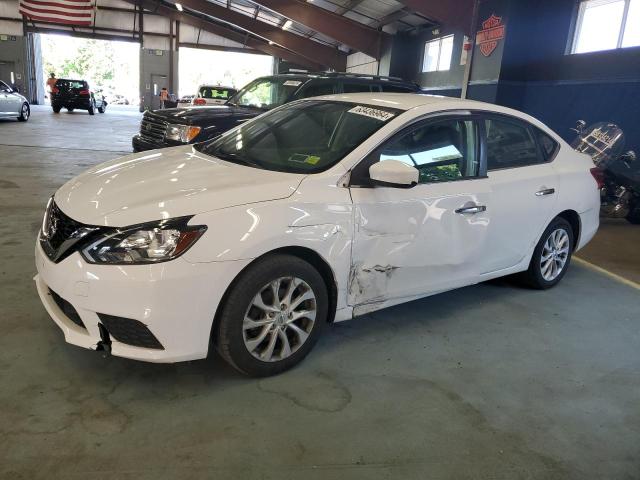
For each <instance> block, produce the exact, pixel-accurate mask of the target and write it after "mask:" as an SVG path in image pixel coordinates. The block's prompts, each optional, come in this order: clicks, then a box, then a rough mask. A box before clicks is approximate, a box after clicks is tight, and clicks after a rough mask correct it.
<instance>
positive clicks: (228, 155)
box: [211, 151, 258, 167]
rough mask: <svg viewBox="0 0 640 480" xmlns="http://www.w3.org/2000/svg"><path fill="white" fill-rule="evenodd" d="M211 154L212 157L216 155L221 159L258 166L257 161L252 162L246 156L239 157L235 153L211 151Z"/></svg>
mask: <svg viewBox="0 0 640 480" xmlns="http://www.w3.org/2000/svg"><path fill="white" fill-rule="evenodd" d="M211 155H213V156H214V157H218V158H219V159H221V160H226V161H228V162H233V163H238V164H241V165H248V166H250V167H258V164H257V163H252V162H250V161H248V160H247V159H246V158H244V157H241V156H240V155H238V154H237V153H231V152H225V153H221V152H219V151H215V152H211Z"/></svg>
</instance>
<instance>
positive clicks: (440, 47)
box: [422, 35, 453, 72]
mask: <svg viewBox="0 0 640 480" xmlns="http://www.w3.org/2000/svg"><path fill="white" fill-rule="evenodd" d="M452 54H453V35H448V36H446V37H442V38H437V39H436V40H431V41H429V42H427V43H425V44H424V59H423V61H422V71H423V72H443V71H446V70H449V68H450V67H451V55H452Z"/></svg>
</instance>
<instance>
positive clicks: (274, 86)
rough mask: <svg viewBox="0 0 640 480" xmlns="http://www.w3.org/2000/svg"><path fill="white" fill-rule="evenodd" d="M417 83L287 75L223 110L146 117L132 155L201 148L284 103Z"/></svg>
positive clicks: (251, 89) (247, 90)
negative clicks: (192, 145)
mask: <svg viewBox="0 0 640 480" xmlns="http://www.w3.org/2000/svg"><path fill="white" fill-rule="evenodd" d="M419 89H420V88H419V87H418V85H417V84H415V83H409V82H405V81H404V80H402V79H400V78H395V77H379V76H371V75H356V74H349V73H317V74H312V73H285V74H281V75H273V76H270V77H260V78H257V79H255V80H254V81H252V82H250V83H249V84H248V85H246V86H245V87H244V88H243V89H241V90H240V91H239V92H238V93H237V94H235V95H234V96H233V97H231V98H230V99H229V101H228V102H227V103H226V104H224V105H212V106H207V107H191V108H170V109H166V110H156V111H153V112H149V111H147V112H145V114H144V116H143V117H142V122H141V124H140V133H139V134H137V135H135V136H134V137H133V140H132V143H133V151H134V152H141V151H144V150H151V149H154V148H164V147H175V146H177V145H185V144H187V143H199V142H203V141H205V140H209V139H211V138H214V137H216V136H218V135H220V134H221V133H224V132H226V131H227V130H229V129H231V128H233V127H235V126H236V125H239V124H241V123H242V122H245V121H247V120H249V119H250V118H253V117H256V116H258V115H260V114H261V113H263V112H265V111H267V110H270V109H272V108H275V107H279V106H280V105H282V104H285V103H287V102H291V101H293V100H299V99H301V98H307V97H317V96H320V95H331V94H334V93H357V92H397V93H412V92H418V91H419Z"/></svg>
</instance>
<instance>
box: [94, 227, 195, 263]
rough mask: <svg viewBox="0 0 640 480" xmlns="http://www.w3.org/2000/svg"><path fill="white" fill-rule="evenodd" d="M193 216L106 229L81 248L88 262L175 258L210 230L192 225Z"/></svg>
mask: <svg viewBox="0 0 640 480" xmlns="http://www.w3.org/2000/svg"><path fill="white" fill-rule="evenodd" d="M190 219H191V217H179V218H174V219H170V220H161V221H159V222H150V223H143V224H140V225H133V226H131V227H126V228H123V229H115V231H114V232H109V233H106V234H105V235H104V236H102V237H101V238H100V239H98V240H97V241H95V242H93V243H92V244H91V245H89V246H88V247H86V248H85V249H84V250H82V256H83V257H84V258H85V259H86V260H87V261H88V262H89V263H109V264H145V263H158V262H166V261H167V260H173V259H174V258H176V257H179V256H180V255H182V254H183V253H184V252H186V251H187V250H188V249H189V248H190V247H191V245H193V244H194V243H195V242H196V240H198V238H200V237H201V236H202V234H203V233H204V232H205V231H206V230H207V227H206V226H204V225H195V226H189V225H187V222H188V221H189V220H190Z"/></svg>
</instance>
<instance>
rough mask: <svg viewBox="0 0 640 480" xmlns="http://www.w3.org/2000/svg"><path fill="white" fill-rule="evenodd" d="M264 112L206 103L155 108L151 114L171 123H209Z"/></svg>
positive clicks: (247, 116)
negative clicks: (162, 108)
mask: <svg viewBox="0 0 640 480" xmlns="http://www.w3.org/2000/svg"><path fill="white" fill-rule="evenodd" d="M261 113H263V112H262V111H261V110H258V109H255V108H246V107H236V106H234V105H228V104H227V105H206V106H193V107H186V108H185V107H182V108H167V109H165V110H154V111H153V112H151V114H153V115H155V116H157V117H161V118H162V119H163V120H165V121H167V122H169V123H177V124H194V125H200V124H202V123H209V122H211V121H214V120H216V119H224V118H228V117H234V118H239V119H249V118H253V117H255V116H257V115H260V114H261Z"/></svg>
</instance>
